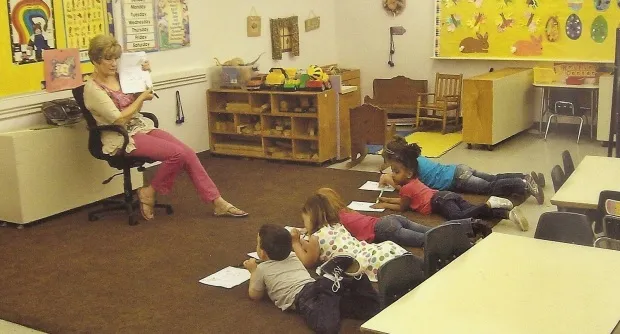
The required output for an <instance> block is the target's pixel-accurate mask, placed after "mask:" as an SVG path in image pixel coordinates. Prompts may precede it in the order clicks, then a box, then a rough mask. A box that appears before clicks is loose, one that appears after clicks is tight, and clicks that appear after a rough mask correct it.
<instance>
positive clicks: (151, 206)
mask: <svg viewBox="0 0 620 334" xmlns="http://www.w3.org/2000/svg"><path fill="white" fill-rule="evenodd" d="M142 189H143V188H139V189H138V190H136V194H137V195H138V200H139V201H140V214H142V218H144V220H151V219H153V218H155V199H153V202H151V203H148V202H145V201H144V200H143V199H142V196H140V194H141V191H142ZM145 206H147V207H150V208H151V214H152V216H151V217H149V216H147V215H146V213H145V212H144V207H145Z"/></svg>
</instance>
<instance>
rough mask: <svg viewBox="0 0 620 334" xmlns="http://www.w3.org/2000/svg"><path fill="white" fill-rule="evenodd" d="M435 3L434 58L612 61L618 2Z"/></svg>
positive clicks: (441, 0)
mask: <svg viewBox="0 0 620 334" xmlns="http://www.w3.org/2000/svg"><path fill="white" fill-rule="evenodd" d="M435 1H436V12H435V15H436V17H435V47H434V56H435V57H437V58H457V59H502V60H503V59H506V60H528V61H531V60H544V61H586V62H612V63H613V59H614V52H615V38H614V35H615V33H614V32H615V28H616V26H617V24H618V22H620V2H618V4H616V1H613V2H612V1H609V0H567V1H560V0H555V1H541V0H521V1H513V0H435Z"/></svg>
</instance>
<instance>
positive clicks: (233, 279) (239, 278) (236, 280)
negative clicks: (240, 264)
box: [198, 267, 250, 289]
mask: <svg viewBox="0 0 620 334" xmlns="http://www.w3.org/2000/svg"><path fill="white" fill-rule="evenodd" d="M249 279H250V272H249V271H247V270H246V269H241V268H234V267H226V268H224V269H222V270H220V271H218V272H216V273H215V274H212V275H209V276H207V277H205V278H203V279H201V280H200V281H198V282H200V283H202V284H207V285H212V286H220V287H223V288H227V289H230V288H232V287H234V286H237V285H239V284H241V283H243V282H245V281H247V280H249Z"/></svg>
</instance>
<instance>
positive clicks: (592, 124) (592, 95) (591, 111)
mask: <svg viewBox="0 0 620 334" xmlns="http://www.w3.org/2000/svg"><path fill="white" fill-rule="evenodd" d="M593 135H594V89H591V90H590V139H592V138H594V137H593Z"/></svg>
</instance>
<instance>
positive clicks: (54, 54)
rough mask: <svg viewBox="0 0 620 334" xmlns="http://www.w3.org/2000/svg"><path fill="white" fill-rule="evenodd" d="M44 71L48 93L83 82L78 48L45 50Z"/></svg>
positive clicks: (73, 86) (70, 87)
mask: <svg viewBox="0 0 620 334" xmlns="http://www.w3.org/2000/svg"><path fill="white" fill-rule="evenodd" d="M43 71H44V77H45V90H46V91H47V92H48V93H52V92H57V91H60V90H65V89H72V88H75V87H77V86H79V85H82V84H83V82H82V71H81V69H80V51H79V50H78V49H55V50H45V51H43Z"/></svg>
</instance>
